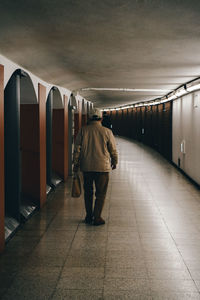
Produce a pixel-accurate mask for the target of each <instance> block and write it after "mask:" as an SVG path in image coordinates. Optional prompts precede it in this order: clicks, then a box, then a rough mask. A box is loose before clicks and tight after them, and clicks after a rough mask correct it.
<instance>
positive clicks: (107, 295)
mask: <svg viewBox="0 0 200 300" xmlns="http://www.w3.org/2000/svg"><path fill="white" fill-rule="evenodd" d="M103 299H104V300H153V298H152V296H151V295H149V294H148V293H147V294H145V293H141V294H140V293H137V292H133V291H119V290H117V291H116V290H112V291H104V297H103Z"/></svg>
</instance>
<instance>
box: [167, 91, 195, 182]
mask: <svg viewBox="0 0 200 300" xmlns="http://www.w3.org/2000/svg"><path fill="white" fill-rule="evenodd" d="M172 111H173V114H172V133H173V134H172V161H173V162H174V163H175V164H176V165H177V166H179V167H180V168H181V169H182V170H183V171H184V172H185V173H186V174H187V175H188V176H190V177H191V178H192V179H193V180H194V181H196V182H197V183H198V184H200V91H197V92H193V93H191V94H188V95H186V96H183V97H182V98H179V99H177V100H174V102H173V110H172ZM184 148H185V149H184Z"/></svg>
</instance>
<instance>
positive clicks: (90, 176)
mask: <svg viewBox="0 0 200 300" xmlns="http://www.w3.org/2000/svg"><path fill="white" fill-rule="evenodd" d="M83 179H84V200H85V210H86V216H87V217H89V218H92V216H94V219H96V220H97V219H99V218H100V217H101V212H102V209H103V205H104V200H105V198H106V192H107V188H108V181H109V173H108V172H84V173H83ZM94 185H95V189H96V192H95V196H96V199H95V204H94V210H93V194H94Z"/></svg>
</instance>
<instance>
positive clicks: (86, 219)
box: [84, 216, 93, 224]
mask: <svg viewBox="0 0 200 300" xmlns="http://www.w3.org/2000/svg"><path fill="white" fill-rule="evenodd" d="M92 221H93V219H92V217H88V216H86V217H85V220H84V222H85V224H92Z"/></svg>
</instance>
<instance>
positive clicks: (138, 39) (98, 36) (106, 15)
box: [0, 0, 200, 108]
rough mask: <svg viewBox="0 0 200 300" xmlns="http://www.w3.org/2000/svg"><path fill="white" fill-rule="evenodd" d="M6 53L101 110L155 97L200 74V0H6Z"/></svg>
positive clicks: (1, 33) (2, 16)
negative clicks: (78, 94)
mask: <svg viewBox="0 0 200 300" xmlns="http://www.w3.org/2000/svg"><path fill="white" fill-rule="evenodd" d="M0 53H1V54H2V55H4V56H6V57H7V58H9V59H11V60H12V61H14V62H16V63H18V64H19V65H21V66H22V67H24V68H26V69H28V70H29V71H31V72H32V73H34V74H35V75H37V76H39V77H40V78H42V79H43V80H45V81H47V82H50V83H52V84H54V85H59V86H63V87H66V88H68V89H70V90H72V91H76V92H78V93H80V95H82V96H83V97H84V98H86V99H87V100H90V101H92V102H94V104H95V105H96V106H97V107H100V108H106V107H115V106H120V105H124V104H130V103H134V102H138V101H146V100H150V99H155V98H156V97H159V96H163V95H166V94H167V93H168V92H169V91H171V90H173V89H175V88H177V87H178V86H179V85H181V84H183V83H185V82H187V81H189V80H192V79H194V78H196V77H198V76H199V75H200V1H199V0H198V1H196V0H195V1H194V0H186V1H184V0H179V1H178V0H170V1H168V0H161V1H156V0H155V1H154V0H86V1H84V0H62V1H59V0H48V1H47V0H40V1H36V0H29V1H27V0H26V1H25V0H23V1H22V0H17V1H16V0H13V1H9V0H6V1H5V0H1V1H0ZM84 88H129V89H145V91H143V92H142V91H140V92H134V91H132V92H130V91H129V92H122V91H119V92H118V91H116V90H115V91H105V90H103V91H100V90H97V91H95V90H86V91H84V90H82V89H84ZM148 89H154V91H148ZM159 90H161V91H159Z"/></svg>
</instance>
